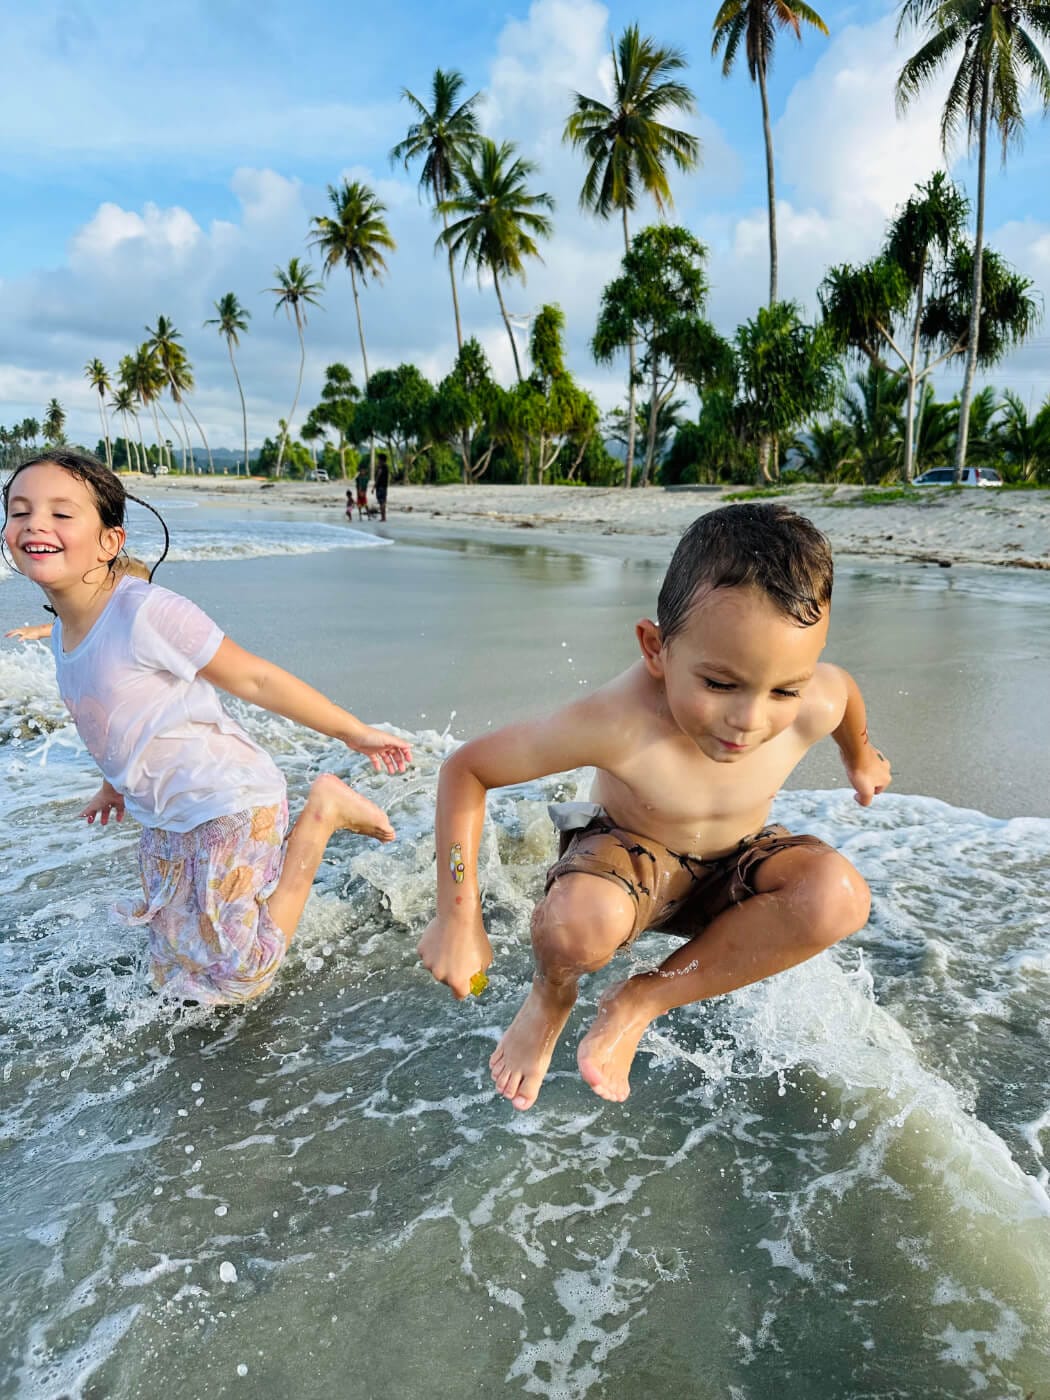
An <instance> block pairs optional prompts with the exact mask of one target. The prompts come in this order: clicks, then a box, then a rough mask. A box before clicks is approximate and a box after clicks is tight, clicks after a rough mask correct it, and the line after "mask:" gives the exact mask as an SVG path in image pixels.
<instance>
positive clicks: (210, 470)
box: [186, 403, 215, 476]
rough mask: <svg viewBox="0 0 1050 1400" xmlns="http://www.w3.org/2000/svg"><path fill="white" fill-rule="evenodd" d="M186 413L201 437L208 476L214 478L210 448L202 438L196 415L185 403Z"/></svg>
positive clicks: (201, 430) (213, 465)
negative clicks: (206, 459)
mask: <svg viewBox="0 0 1050 1400" xmlns="http://www.w3.org/2000/svg"><path fill="white" fill-rule="evenodd" d="M186 412H187V413H188V414H189V415H190V417H191V418H192V419H193V426H194V427H195V428H196V429H197V431H198V433H200V435H201V442H203V443H204V451H205V453H206V454H207V457H208V471H209V473H210V475H212V476H214V475H215V463H214V462H213V461H212V458H211V448H210V447H209V446H208V439H207V438H206V437H205V436H204V429H203V428H202V427H201V425H200V423H199V422H198V420H197V415H196V414H195V413H194V411H193V409H192V408H190V406H189V404H188V403H187V405H186ZM194 470H196V468H194Z"/></svg>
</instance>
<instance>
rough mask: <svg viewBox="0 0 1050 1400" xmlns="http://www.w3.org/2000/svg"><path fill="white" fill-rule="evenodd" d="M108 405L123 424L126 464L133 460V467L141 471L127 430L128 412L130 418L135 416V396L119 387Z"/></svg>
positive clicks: (124, 388) (128, 390)
mask: <svg viewBox="0 0 1050 1400" xmlns="http://www.w3.org/2000/svg"><path fill="white" fill-rule="evenodd" d="M109 406H110V408H111V409H112V410H113V412H114V413H119V414H120V418H121V422H122V423H123V424H124V442H125V444H126V447H127V456H128V465H129V466H131V464H132V463H133V462H134V463H135V469H136V470H137V471H141V470H142V466H141V464H140V463H139V462H138V461H137V459H136V448H135V444H134V443H133V442H132V441H131V434H130V432H129V431H128V414H129V413H130V414H131V416H132V418H134V417H135V416H136V415H135V396H134V395H133V394H132V392H131V390H130V389H128V388H126V387H121V388H119V389H116V390H115V391H114V393H113V398H112V401H111V402H110V405H109Z"/></svg>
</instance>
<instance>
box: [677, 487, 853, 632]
mask: <svg viewBox="0 0 1050 1400" xmlns="http://www.w3.org/2000/svg"><path fill="white" fill-rule="evenodd" d="M833 581H834V566H833V564H832V561H831V546H830V545H829V544H828V542H827V540H826V539H825V537H824V536H823V535H822V534H821V533H820V531H819V530H818V529H817V527H816V526H815V525H814V524H813V523H812V521H810V520H807V519H806V517H805V516H804V515H797V514H796V513H795V511H793V510H790V509H789V508H788V507H787V506H785V505H782V504H781V503H780V502H768V503H767V502H763V503H761V504H754V505H751V504H748V505H738V506H723V507H722V508H721V509H720V510H713V511H710V512H709V513H708V514H707V515H701V516H700V517H699V519H697V520H694V521H693V523H692V525H690V526H689V528H688V530H686V532H685V534H684V535H683V536H682V538H681V539H680V540H679V542H678V548H677V549H676V550H675V552H674V556H673V558H672V559H671V563H670V566H669V567H668V570H667V574H666V575H665V577H664V581H663V585H662V587H661V589H660V597H659V601H658V602H657V618H658V619H659V623H660V635H661V637H662V638H663V640H664V641H665V642H669V641H670V640H671V638H672V637H673V636H674V635H675V634H676V633H678V632H680V631H681V630H682V628H683V627H684V626H685V624H686V621H687V619H688V617H689V613H690V611H691V609H692V608H693V606H694V604H695V603H696V602H697V600H698V598H699V596H700V595H702V594H706V593H709V592H711V591H713V590H714V589H716V588H757V589H758V590H759V592H761V593H764V594H765V595H766V597H767V598H769V600H770V601H771V602H772V603H773V604H774V605H775V606H776V607H777V608H779V609H780V611H781V612H782V613H783V614H784V615H785V616H786V617H789V618H790V619H791V620H792V622H796V623H798V625H799V626H800V627H812V626H813V624H814V623H816V622H819V621H820V619H821V617H822V616H823V613H824V609H825V608H826V607H827V606H828V604H829V603H830V602H831V586H832V583H833Z"/></svg>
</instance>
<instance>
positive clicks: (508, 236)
mask: <svg viewBox="0 0 1050 1400" xmlns="http://www.w3.org/2000/svg"><path fill="white" fill-rule="evenodd" d="M460 173H461V179H462V188H461V190H460V192H459V193H458V194H455V195H453V196H451V198H449V199H446V200H444V201H443V203H442V204H441V206H440V208H439V212H440V213H441V214H442V215H445V214H447V215H449V216H450V217H451V218H453V219H455V222H454V223H451V224H448V225H447V226H446V227H445V229H444V230H443V231H442V232H441V234H440V235H439V239H438V241H439V242H441V243H444V244H445V246H446V247H447V248H448V250H449V252H450V253H451V254H452V255H453V256H457V255H458V256H460V257H462V259H463V266H464V267H470V266H471V265H473V266H474V268H475V269H476V271H477V275H478V280H479V282H480V280H481V274H482V272H483V271H486V272H490V273H491V274H492V284H493V286H494V288H495V291H496V300H497V301H498V302H499V309H500V315H501V316H502V317H503V324H504V325H505V326H506V328H507V335H508V336H509V337H510V348H511V353H512V354H513V356H514V368H515V369H516V371H517V374H518V382H519V383H520V382H521V379H522V373H521V361H520V359H519V358H518V347H517V344H516V342H515V340H514V332H513V330H512V329H511V324H510V318H509V316H508V315H507V308H506V305H505V304H504V301H503V291H502V288H501V287H500V281H499V279H500V277H501V276H503V277H520V278H521V280H522V281H523V282H524V280H525V259H526V258H538V257H539V256H540V250H539V248H538V246H537V244H536V238H549V237H550V236H551V233H552V231H553V225H552V223H551V221H550V219H548V218H547V216H546V214H542V213H540V212H539V211H540V210H541V209H553V208H554V200H553V199H552V198H551V196H550V195H549V194H530V193H529V191H528V189H527V188H526V181H527V180H528V178H529V176H530V175H534V174H535V173H536V166H535V164H534V163H533V162H532V161H531V160H525V159H523V158H522V157H521V156H516V155H515V154H514V146H513V144H512V143H511V142H510V141H504V142H503V143H502V145H499V146H497V145H496V143H495V141H491V140H489V138H488V137H483V138H482V140H481V142H480V143H479V145H478V148H477V150H476V152H475V153H474V155H473V156H472V157H471V158H470V159H469V160H467V161H466V162H465V163H464V165H463V167H462V170H461V172H460Z"/></svg>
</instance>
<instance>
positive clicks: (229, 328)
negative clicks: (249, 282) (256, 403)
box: [204, 292, 252, 476]
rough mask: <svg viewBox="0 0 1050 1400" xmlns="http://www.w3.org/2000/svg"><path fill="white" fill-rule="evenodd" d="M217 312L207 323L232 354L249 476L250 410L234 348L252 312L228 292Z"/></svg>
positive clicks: (217, 304) (219, 303) (217, 305)
mask: <svg viewBox="0 0 1050 1400" xmlns="http://www.w3.org/2000/svg"><path fill="white" fill-rule="evenodd" d="M215 310H216V312H217V313H218V314H217V315H216V316H215V317H213V319H212V320H210V321H205V323H204V324H205V325H206V326H217V327H218V330H219V334H220V335H221V336H222V337H223V339H224V340H225V341H226V349H227V350H228V351H229V352H230V365H231V367H232V369H233V377H234V379H235V380H236V382H237V392H238V394H240V396H241V422H242V423H243V425H244V475H245V476H247V475H248V410H247V408H246V407H245V404H244V390H243V389H242V388H241V376H240V375H239V374H238V373H237V361H236V360H235V359H234V358H233V347H234V346H235V345H238V344H239V343H240V342H239V341H238V339H237V337H238V335H240V334H241V333H242V332H244V331H246V330H247V329H248V321H249V320H250V318H251V314H252V313H251V312H250V311H245V309H244V307H243V306H242V305H241V304H240V302H239V301H238V300H237V298H236V296H235V295H234V294H233V292H226V293H225V294H224V295H223V296H221V297H220V298H219V300H218V301H217V302H216V303H215Z"/></svg>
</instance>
